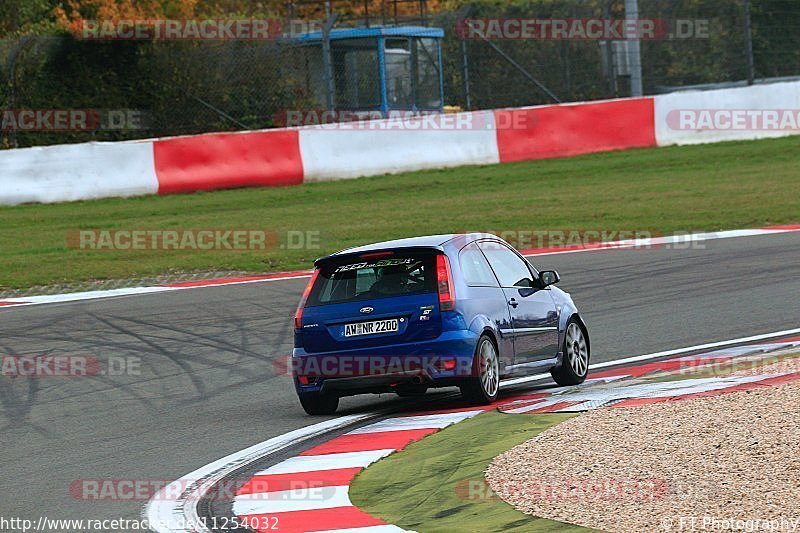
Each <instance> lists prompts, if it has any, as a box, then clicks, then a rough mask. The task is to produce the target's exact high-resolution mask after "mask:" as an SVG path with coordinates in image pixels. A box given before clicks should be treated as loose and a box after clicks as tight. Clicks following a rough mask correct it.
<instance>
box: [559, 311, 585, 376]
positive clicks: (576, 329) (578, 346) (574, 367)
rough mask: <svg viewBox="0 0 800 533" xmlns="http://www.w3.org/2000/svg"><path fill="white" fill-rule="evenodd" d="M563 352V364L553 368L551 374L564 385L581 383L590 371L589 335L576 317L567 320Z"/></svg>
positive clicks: (562, 346)
mask: <svg viewBox="0 0 800 533" xmlns="http://www.w3.org/2000/svg"><path fill="white" fill-rule="evenodd" d="M561 353H562V354H563V355H562V357H561V366H557V367H555V368H553V369H551V370H550V375H551V376H553V379H554V380H555V382H556V383H558V384H559V385H561V386H562V387H567V386H570V385H580V384H581V383H583V382H584V381H585V380H586V374H588V373H589V356H590V353H589V336H588V335H587V334H586V330H585V329H584V328H583V326H582V325H581V323H580V322H578V321H577V320H575V319H574V318H570V319H569V322H567V328H566V330H565V331H564V344H562V345H561Z"/></svg>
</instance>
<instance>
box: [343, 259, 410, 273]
mask: <svg viewBox="0 0 800 533" xmlns="http://www.w3.org/2000/svg"><path fill="white" fill-rule="evenodd" d="M416 261H417V260H416V259H413V258H404V259H381V260H380V261H376V262H374V263H353V264H351V265H342V266H340V267H339V268H337V269H336V270H334V272H347V271H349V270H361V269H362V268H380V267H387V266H397V265H410V264H412V263H415V262H416Z"/></svg>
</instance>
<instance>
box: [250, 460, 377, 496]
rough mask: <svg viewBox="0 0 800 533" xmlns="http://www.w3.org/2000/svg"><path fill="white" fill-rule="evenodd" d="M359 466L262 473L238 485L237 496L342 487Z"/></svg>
mask: <svg viewBox="0 0 800 533" xmlns="http://www.w3.org/2000/svg"><path fill="white" fill-rule="evenodd" d="M360 471H361V468H360V467H358V468H337V469H334V470H318V471H315V472H296V473H292V474H263V475H258V476H253V477H252V478H250V479H249V480H248V481H247V483H245V484H244V485H242V486H241V487H239V490H237V491H236V495H237V496H242V495H245V494H258V493H263V492H276V491H281V490H306V489H312V488H317V487H342V486H346V485H349V484H350V482H351V481H353V478H354V477H355V475H356V474H358V473H359V472H360Z"/></svg>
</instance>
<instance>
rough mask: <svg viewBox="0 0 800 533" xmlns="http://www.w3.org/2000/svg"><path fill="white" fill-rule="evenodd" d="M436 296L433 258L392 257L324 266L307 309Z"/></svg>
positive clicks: (428, 256) (434, 259)
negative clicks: (367, 301)
mask: <svg viewBox="0 0 800 533" xmlns="http://www.w3.org/2000/svg"><path fill="white" fill-rule="evenodd" d="M429 292H436V256H435V255H434V254H424V255H423V254H417V255H393V256H388V257H380V258H376V259H371V258H368V259H363V258H354V259H353V260H352V262H348V263H338V264H333V265H324V266H323V267H322V268H321V269H320V273H319V276H318V277H317V282H316V283H315V284H314V287H313V288H312V289H311V293H310V294H309V296H308V302H307V303H306V306H307V307H312V306H315V305H327V304H337V303H345V302H357V301H361V300H373V299H377V298H391V297H396V296H409V295H413V294H424V293H429Z"/></svg>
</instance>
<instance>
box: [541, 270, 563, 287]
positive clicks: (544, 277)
mask: <svg viewBox="0 0 800 533" xmlns="http://www.w3.org/2000/svg"><path fill="white" fill-rule="evenodd" d="M539 281H540V282H541V284H542V287H549V286H550V285H555V284H556V283H558V282H559V281H561V276H559V275H558V272H556V271H555V270H542V271H541V272H539Z"/></svg>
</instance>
